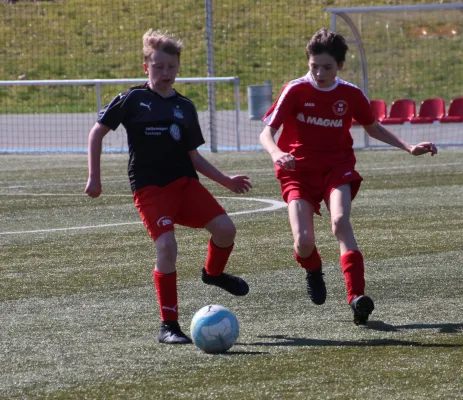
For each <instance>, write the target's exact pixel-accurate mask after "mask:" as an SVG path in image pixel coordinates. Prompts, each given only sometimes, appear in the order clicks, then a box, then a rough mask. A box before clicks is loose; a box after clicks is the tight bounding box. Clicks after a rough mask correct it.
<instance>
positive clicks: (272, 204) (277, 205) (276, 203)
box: [0, 193, 286, 236]
mask: <svg viewBox="0 0 463 400" xmlns="http://www.w3.org/2000/svg"><path fill="white" fill-rule="evenodd" d="M2 196H3V195H2ZM8 196H14V195H11V194H9V195H8ZM16 196H26V194H17V195H16ZM27 196H56V197H59V196H74V197H75V196H76V195H75V194H45V193H42V194H30V195H27ZM105 196H109V195H105ZM111 196H113V197H116V196H118V197H126V196H130V197H132V196H131V195H124V194H123V195H111ZM217 198H218V199H232V200H240V201H257V202H261V203H266V204H270V206H268V207H265V208H259V209H257V210H244V211H236V212H231V213H228V215H230V216H231V215H242V214H252V213H257V212H269V211H274V210H278V209H280V208H284V207H286V203H285V202H283V201H278V200H270V199H258V198H254V197H221V196H218V197H217ZM141 223H142V221H137V222H119V223H116V224H101V225H87V226H71V227H68V228H52V229H37V230H33V231H16V232H0V235H2V236H5V235H22V234H30V233H49V232H60V231H75V230H84V229H98V228H107V227H115V226H123V225H138V224H141Z"/></svg>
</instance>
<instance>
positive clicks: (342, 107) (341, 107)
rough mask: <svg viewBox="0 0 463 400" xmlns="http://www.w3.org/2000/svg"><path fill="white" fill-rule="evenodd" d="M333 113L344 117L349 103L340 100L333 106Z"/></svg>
mask: <svg viewBox="0 0 463 400" xmlns="http://www.w3.org/2000/svg"><path fill="white" fill-rule="evenodd" d="M333 112H334V113H335V114H336V115H339V116H342V115H344V114H345V113H346V112H347V102H345V101H344V100H338V101H337V102H336V103H334V104H333Z"/></svg>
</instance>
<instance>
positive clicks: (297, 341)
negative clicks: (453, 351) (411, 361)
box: [237, 335, 463, 348]
mask: <svg viewBox="0 0 463 400" xmlns="http://www.w3.org/2000/svg"><path fill="white" fill-rule="evenodd" d="M258 337H259V338H262V339H274V340H279V341H278V342H273V341H272V342H266V341H261V342H252V343H237V344H239V345H241V346H270V347H272V346H297V347H302V346H314V347H324V346H351V347H367V346H407V347H410V346H412V347H442V348H444V347H449V348H453V347H463V345H461V344H448V343H421V342H415V341H409V340H394V339H373V340H320V339H306V338H294V337H290V336H287V335H264V336H258Z"/></svg>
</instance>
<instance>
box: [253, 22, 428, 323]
mask: <svg viewBox="0 0 463 400" xmlns="http://www.w3.org/2000/svg"><path fill="white" fill-rule="evenodd" d="M347 50H348V46H347V44H346V42H345V39H344V38H343V37H342V36H341V35H339V34H337V33H335V32H331V31H329V30H328V29H326V28H323V29H321V30H320V31H318V32H317V33H316V34H315V35H314V36H313V37H312V38H311V40H310V41H309V43H308V44H307V47H306V55H307V59H308V61H309V72H308V73H307V75H305V76H304V77H302V78H299V79H296V80H293V81H291V82H289V83H287V84H286V85H285V86H284V87H283V90H282V92H281V93H280V96H279V98H278V99H277V101H276V102H275V103H274V104H273V105H272V107H271V108H270V110H269V111H268V112H267V113H266V115H265V116H264V118H263V121H264V122H265V123H266V124H267V126H266V127H265V128H264V130H263V131H262V133H261V135H260V141H261V143H262V146H263V147H264V149H265V150H266V151H267V152H268V153H269V154H270V156H271V157H272V161H273V163H274V165H275V171H276V177H277V178H278V179H279V181H280V186H281V190H282V196H283V199H284V200H285V201H286V202H287V203H288V212H289V221H290V224H291V230H292V233H293V237H294V258H295V259H296V261H297V262H298V263H299V264H300V266H301V267H302V268H304V269H305V270H306V280H307V293H308V295H309V297H310V299H311V300H312V301H313V302H314V303H315V304H319V305H320V304H323V303H324V302H325V299H326V286H325V282H324V280H323V272H322V261H321V258H320V255H319V253H318V251H317V248H316V246H315V233H314V219H313V216H314V214H319V215H320V203H321V201H322V200H323V201H324V202H325V203H326V206H327V208H328V210H329V212H330V216H331V226H332V231H333V234H334V235H335V237H336V239H337V240H338V242H339V248H340V264H341V268H342V272H343V274H344V278H345V281H346V288H347V302H348V303H349V304H350V307H351V309H352V312H353V316H354V323H355V324H356V325H364V324H366V323H367V321H368V317H369V315H370V314H371V313H372V311H373V309H374V304H373V301H372V299H371V298H370V297H368V296H365V293H364V289H365V279H364V263H363V255H362V253H361V252H360V250H359V248H358V246H357V242H356V240H355V236H354V233H353V230H352V226H351V223H350V211H351V202H352V200H353V199H354V197H355V196H356V194H357V192H358V190H359V187H360V183H361V181H362V177H361V176H360V174H359V173H358V172H357V171H356V170H355V162H356V159H355V156H354V151H353V148H352V146H353V140H352V136H351V135H350V132H349V129H350V127H351V124H352V118H354V119H355V120H356V121H358V122H359V123H360V124H361V125H363V127H364V129H365V130H366V131H367V133H368V134H369V135H370V136H371V137H373V138H375V139H377V140H380V141H382V142H384V143H388V144H390V145H391V146H394V147H397V148H399V149H402V150H405V151H407V152H409V153H410V154H413V155H415V156H418V155H422V154H426V153H431V155H434V154H436V153H437V149H436V146H435V145H434V144H433V143H430V142H422V143H419V144H417V145H414V146H413V145H410V144H408V143H406V142H404V141H403V140H401V139H399V138H398V137H397V136H395V135H394V134H393V133H392V132H390V131H389V130H387V129H386V128H384V127H383V126H382V125H380V124H379V123H377V122H376V121H375V118H374V117H373V114H372V111H371V108H370V104H369V102H368V100H367V98H366V97H365V95H364V94H363V92H362V91H361V90H360V89H359V88H357V87H356V86H354V85H352V84H350V83H348V82H345V81H343V80H341V79H339V78H338V77H337V76H336V75H337V72H338V71H339V70H341V69H342V68H343V66H344V61H345V56H346V52H347ZM281 126H283V129H282V132H281V135H280V137H279V139H278V144H276V143H275V139H274V136H275V134H276V133H277V131H278V129H279V128H280V127H281Z"/></svg>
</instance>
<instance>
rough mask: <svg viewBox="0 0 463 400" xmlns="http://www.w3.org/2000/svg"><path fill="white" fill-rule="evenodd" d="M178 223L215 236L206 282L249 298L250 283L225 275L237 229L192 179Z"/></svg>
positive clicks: (212, 199)
mask: <svg viewBox="0 0 463 400" xmlns="http://www.w3.org/2000/svg"><path fill="white" fill-rule="evenodd" d="M177 222H178V223H179V224H180V225H184V226H189V227H191V228H205V229H206V230H208V231H209V232H210V233H211V235H212V236H211V238H210V240H209V244H208V252H207V260H206V265H205V267H204V268H203V271H202V280H203V282H204V283H207V284H210V285H215V286H218V287H220V288H222V289H224V290H226V291H228V292H229V293H231V294H234V295H235V296H244V295H246V294H247V293H248V292H249V287H248V285H247V283H246V282H245V281H244V280H243V279H241V278H238V277H235V276H232V275H229V274H226V273H224V272H223V271H224V269H225V267H226V265H227V262H228V259H229V257H230V254H231V252H232V249H233V245H234V241H235V235H236V228H235V225H234V224H233V221H232V220H231V219H230V217H229V216H228V215H227V214H226V212H225V210H224V209H223V207H222V206H221V205H220V204H219V203H218V202H217V200H216V199H215V198H214V196H212V194H211V193H210V192H209V191H208V190H207V189H206V188H205V187H204V186H203V185H202V184H201V183H200V182H199V181H198V180H197V179H190V182H189V185H188V187H187V189H186V190H185V192H184V202H183V203H182V207H181V209H180V212H179V214H178V216H177Z"/></svg>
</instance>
